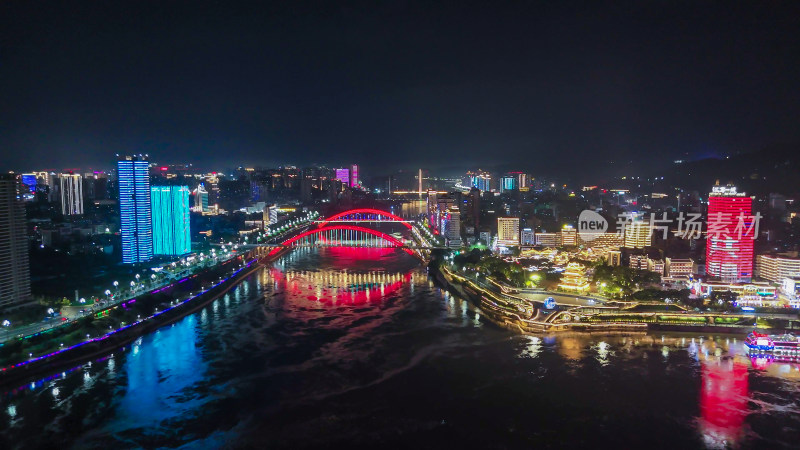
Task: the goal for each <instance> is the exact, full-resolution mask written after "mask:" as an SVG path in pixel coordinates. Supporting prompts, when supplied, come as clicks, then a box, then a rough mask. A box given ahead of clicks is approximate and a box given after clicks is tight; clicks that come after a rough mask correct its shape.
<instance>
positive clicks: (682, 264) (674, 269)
mask: <svg viewBox="0 0 800 450" xmlns="http://www.w3.org/2000/svg"><path fill="white" fill-rule="evenodd" d="M695 268H696V266H695V263H694V261H693V260H692V259H689V258H683V259H681V258H667V260H666V263H665V265H664V270H665V272H664V273H665V275H666V276H667V277H672V278H674V277H683V276H685V277H688V276H690V275H692V274H694V272H695Z"/></svg>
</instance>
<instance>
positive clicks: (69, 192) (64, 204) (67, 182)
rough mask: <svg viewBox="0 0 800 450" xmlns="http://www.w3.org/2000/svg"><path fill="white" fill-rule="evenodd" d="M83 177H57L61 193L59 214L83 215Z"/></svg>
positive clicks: (64, 174)
mask: <svg viewBox="0 0 800 450" xmlns="http://www.w3.org/2000/svg"><path fill="white" fill-rule="evenodd" d="M82 178H83V177H81V176H80V175H79V174H71V173H62V174H59V175H58V182H59V192H60V193H61V214H63V215H65V216H73V215H79V214H83V179H82Z"/></svg>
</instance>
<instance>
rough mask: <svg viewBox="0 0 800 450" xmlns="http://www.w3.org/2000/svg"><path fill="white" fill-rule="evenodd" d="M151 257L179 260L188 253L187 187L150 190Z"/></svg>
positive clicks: (164, 187) (153, 188)
mask: <svg viewBox="0 0 800 450" xmlns="http://www.w3.org/2000/svg"><path fill="white" fill-rule="evenodd" d="M150 201H151V205H152V209H153V253H154V254H156V255H169V256H180V255H185V254H186V253H189V252H190V251H191V241H190V237H189V186H153V187H152V188H150Z"/></svg>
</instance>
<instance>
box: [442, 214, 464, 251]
mask: <svg viewBox="0 0 800 450" xmlns="http://www.w3.org/2000/svg"><path fill="white" fill-rule="evenodd" d="M444 237H445V242H446V245H447V246H448V247H449V248H456V249H458V248H461V211H459V209H458V207H457V206H455V205H451V206H450V207H448V209H447V216H446V218H445V220H444Z"/></svg>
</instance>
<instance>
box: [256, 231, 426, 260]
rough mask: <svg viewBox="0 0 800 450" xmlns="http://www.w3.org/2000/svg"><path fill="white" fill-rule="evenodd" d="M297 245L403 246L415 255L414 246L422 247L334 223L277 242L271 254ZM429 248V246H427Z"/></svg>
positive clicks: (380, 232) (375, 232)
mask: <svg viewBox="0 0 800 450" xmlns="http://www.w3.org/2000/svg"><path fill="white" fill-rule="evenodd" d="M296 247H372V248H402V249H403V250H404V251H406V252H407V253H408V254H411V255H413V254H414V252H413V251H412V249H413V248H422V247H419V246H416V245H415V244H413V243H406V242H403V241H401V240H400V239H397V238H396V237H394V236H392V235H389V234H386V233H384V232H382V231H378V230H373V229H371V228H366V227H362V226H358V225H332V226H325V227H322V228H311V229H309V230H306V231H304V232H302V233H300V234H298V235H296V236H293V237H291V238H289V239H286V240H285V241H283V242H281V243H280V244H277V245H276V246H275V247H274V248H273V249H272V250H271V251H270V252H269V254H270V255H274V254H275V253H278V252H280V251H281V250H282V249H284V248H296ZM426 248H428V247H426Z"/></svg>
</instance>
